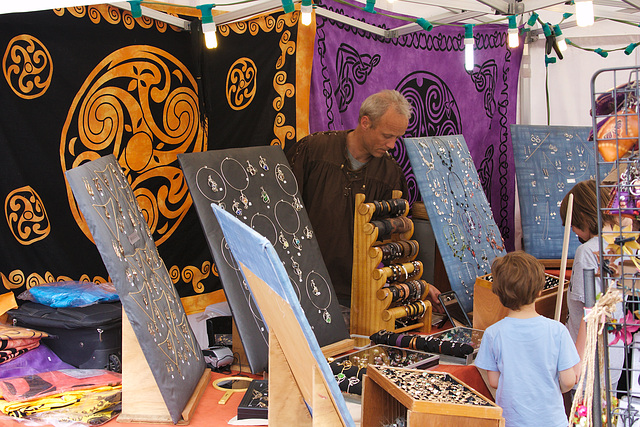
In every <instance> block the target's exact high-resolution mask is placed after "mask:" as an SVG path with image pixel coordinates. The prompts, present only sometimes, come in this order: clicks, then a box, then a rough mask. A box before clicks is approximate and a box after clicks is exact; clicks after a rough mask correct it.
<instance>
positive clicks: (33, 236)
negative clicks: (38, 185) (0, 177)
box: [4, 185, 51, 245]
mask: <svg viewBox="0 0 640 427" xmlns="http://www.w3.org/2000/svg"><path fill="white" fill-rule="evenodd" d="M4 215H5V217H6V219H7V224H9V229H10V230H11V233H13V237H15V239H16V240H17V241H18V242H20V243H21V244H23V245H30V244H32V243H34V242H37V241H38V240H42V239H44V238H45V237H47V236H48V235H49V233H50V232H51V223H50V222H49V217H48V216H47V211H46V210H45V208H44V204H43V203H42V200H41V199H40V196H38V193H36V192H35V191H34V190H33V188H31V187H30V186H28V185H27V186H25V187H21V188H17V189H15V190H13V191H12V192H11V193H9V194H8V195H7V197H6V199H5V201H4Z"/></svg>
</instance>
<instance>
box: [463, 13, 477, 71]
mask: <svg viewBox="0 0 640 427" xmlns="http://www.w3.org/2000/svg"><path fill="white" fill-rule="evenodd" d="M474 62H475V61H474V58H473V24H465V26H464V68H465V70H467V71H472V70H473V67H474Z"/></svg>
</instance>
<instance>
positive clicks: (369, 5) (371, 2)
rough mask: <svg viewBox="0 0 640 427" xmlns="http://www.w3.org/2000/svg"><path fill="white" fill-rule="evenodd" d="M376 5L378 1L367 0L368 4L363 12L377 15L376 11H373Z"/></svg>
mask: <svg viewBox="0 0 640 427" xmlns="http://www.w3.org/2000/svg"><path fill="white" fill-rule="evenodd" d="M375 5H376V0H367V4H366V6H365V7H364V8H363V9H362V10H364V11H365V12H369V13H376V11H375V10H374V9H373V7H374V6H375Z"/></svg>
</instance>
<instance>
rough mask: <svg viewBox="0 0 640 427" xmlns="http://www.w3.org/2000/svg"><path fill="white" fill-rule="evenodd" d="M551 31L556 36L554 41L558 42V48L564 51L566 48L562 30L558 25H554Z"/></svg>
mask: <svg viewBox="0 0 640 427" xmlns="http://www.w3.org/2000/svg"><path fill="white" fill-rule="evenodd" d="M553 32H554V34H555V36H556V43H557V44H558V49H560V51H561V52H564V51H565V50H567V42H566V41H565V39H564V36H563V35H562V30H561V29H560V25H554V26H553Z"/></svg>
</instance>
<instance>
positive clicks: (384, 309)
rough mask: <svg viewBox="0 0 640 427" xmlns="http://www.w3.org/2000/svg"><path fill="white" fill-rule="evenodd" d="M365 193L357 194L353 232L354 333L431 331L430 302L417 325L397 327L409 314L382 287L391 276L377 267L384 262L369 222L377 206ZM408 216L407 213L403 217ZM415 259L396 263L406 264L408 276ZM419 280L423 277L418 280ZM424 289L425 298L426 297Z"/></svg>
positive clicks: (400, 236) (395, 195) (396, 193)
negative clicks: (368, 199) (374, 205)
mask: <svg viewBox="0 0 640 427" xmlns="http://www.w3.org/2000/svg"><path fill="white" fill-rule="evenodd" d="M401 196H402V192H400V191H394V192H393V198H394V199H399V198H400V197H401ZM364 199H365V196H364V194H356V204H355V215H354V225H353V228H354V232H353V240H354V243H353V276H352V285H351V333H352V334H356V335H364V336H369V335H371V334H374V333H376V332H378V331H380V330H381V329H386V330H388V331H392V332H396V333H400V332H406V331H409V330H416V331H418V332H422V333H429V332H430V331H431V303H430V302H428V301H424V303H425V305H426V307H427V310H426V311H425V312H424V313H423V314H422V315H421V316H419V318H418V319H417V320H416V322H415V323H413V324H410V325H408V326H406V327H401V328H396V320H397V319H399V318H402V317H405V316H406V315H407V313H406V311H405V310H404V307H403V306H398V307H391V304H392V296H391V293H390V292H389V291H388V289H385V288H383V287H384V285H385V283H386V282H387V279H388V275H387V274H385V269H384V268H378V267H379V266H380V263H381V262H382V251H381V250H380V249H379V248H377V247H375V246H374V244H375V243H376V242H377V241H378V229H377V228H376V227H375V226H374V225H373V224H371V223H370V221H371V218H372V216H373V213H374V207H373V205H372V204H370V203H365V201H364ZM403 215H404V216H406V215H407V212H405V213H404V214H403ZM412 235H413V223H412V227H411V230H409V231H407V232H405V233H400V234H394V235H391V238H390V239H389V240H385V241H384V242H382V243H385V242H388V241H398V240H408V239H410V238H411V236H412ZM414 258H415V256H414V257H412V258H405V259H398V260H396V262H397V263H407V264H406V266H404V264H403V267H404V268H405V269H407V271H408V272H409V273H412V272H413V268H414V266H413V265H412V264H411V263H410V261H413V259H414ZM415 278H416V279H419V278H420V277H419V276H417V277H415ZM427 292H428V289H426V290H425V292H424V294H423V296H422V298H424V296H425V295H426V294H427Z"/></svg>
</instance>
